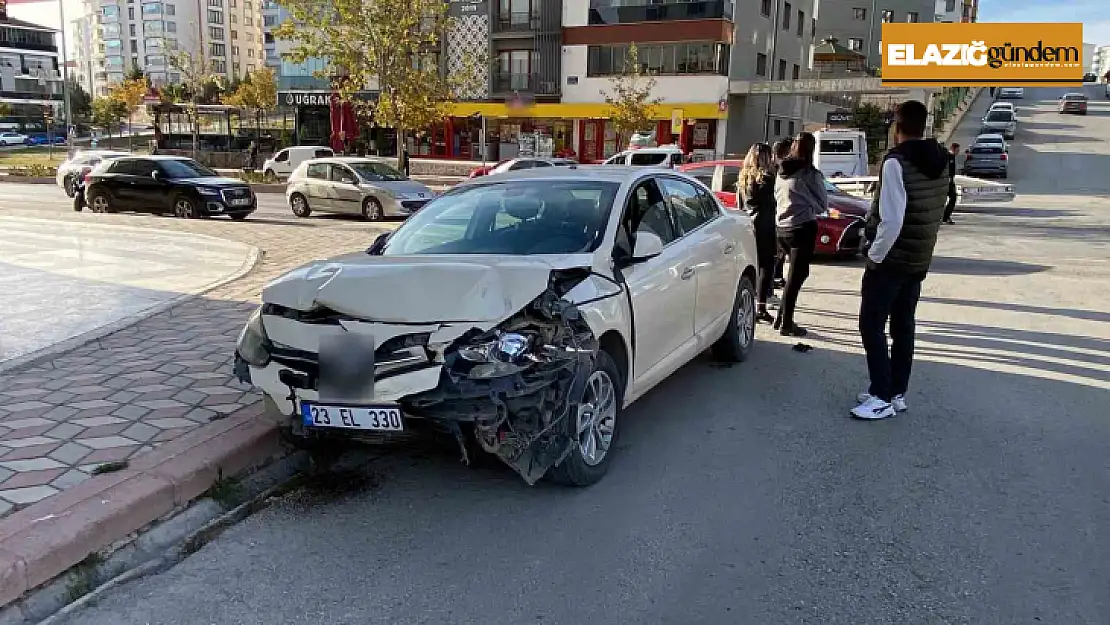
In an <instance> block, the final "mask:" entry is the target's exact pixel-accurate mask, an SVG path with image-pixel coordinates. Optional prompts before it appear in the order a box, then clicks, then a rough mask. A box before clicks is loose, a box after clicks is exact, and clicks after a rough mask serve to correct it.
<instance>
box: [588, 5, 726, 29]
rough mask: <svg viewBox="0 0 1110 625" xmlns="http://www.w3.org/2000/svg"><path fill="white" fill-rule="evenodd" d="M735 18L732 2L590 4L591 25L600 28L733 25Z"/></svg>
mask: <svg viewBox="0 0 1110 625" xmlns="http://www.w3.org/2000/svg"><path fill="white" fill-rule="evenodd" d="M732 15H733V3H732V2H731V0H700V1H699V0H693V1H690V0H662V1H660V0H638V1H635V2H630V1H629V0H590V14H589V23H590V25H591V26H597V25H604V24H635V23H637V22H666V21H673V20H708V19H726V20H729V21H731V20H732Z"/></svg>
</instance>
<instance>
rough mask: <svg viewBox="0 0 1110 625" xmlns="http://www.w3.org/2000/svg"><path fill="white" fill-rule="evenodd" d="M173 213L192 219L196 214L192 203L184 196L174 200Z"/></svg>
mask: <svg viewBox="0 0 1110 625" xmlns="http://www.w3.org/2000/svg"><path fill="white" fill-rule="evenodd" d="M173 214H174V216H175V217H178V218H180V219H194V218H195V217H196V216H197V215H196V209H195V208H194V207H193V203H192V202H191V201H189V200H187V199H185V198H180V199H178V200H177V201H176V202H174V204H173Z"/></svg>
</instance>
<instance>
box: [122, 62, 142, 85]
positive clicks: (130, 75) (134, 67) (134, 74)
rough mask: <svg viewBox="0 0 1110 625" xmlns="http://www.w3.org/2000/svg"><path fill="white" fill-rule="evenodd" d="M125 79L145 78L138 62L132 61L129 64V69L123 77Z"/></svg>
mask: <svg viewBox="0 0 1110 625" xmlns="http://www.w3.org/2000/svg"><path fill="white" fill-rule="evenodd" d="M125 80H143V81H145V80H146V74H145V73H144V72H143V69H142V68H141V67H139V64H138V63H132V64H131V69H130V70H129V71H128V72H127V76H126V77H125Z"/></svg>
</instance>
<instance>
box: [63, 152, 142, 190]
mask: <svg viewBox="0 0 1110 625" xmlns="http://www.w3.org/2000/svg"><path fill="white" fill-rule="evenodd" d="M123 156H131V153H130V152H119V151H115V150H83V151H81V152H78V153H77V154H76V155H74V157H73V158H71V159H69V160H68V161H66V162H64V163H62V164H61V165H59V166H58V175H57V176H56V178H55V180H56V181H57V183H58V186H59V187H61V188H62V189H63V190H64V191H65V192H66V195H67V196H69V197H73V194H74V183H75V182H77V181H78V180H80V179H81V177H82V176H84V175H85V174H87V173H88V172H90V171H92V170H93V169H95V168H96V166H97V165H99V164H100V163H102V162H103V161H106V160H111V159H115V158H120V157H123Z"/></svg>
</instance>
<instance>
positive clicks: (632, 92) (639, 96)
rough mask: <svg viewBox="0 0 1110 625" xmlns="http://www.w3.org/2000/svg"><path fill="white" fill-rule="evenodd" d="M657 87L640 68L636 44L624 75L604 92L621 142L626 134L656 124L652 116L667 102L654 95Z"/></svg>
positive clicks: (624, 66) (625, 63) (610, 117)
mask: <svg viewBox="0 0 1110 625" xmlns="http://www.w3.org/2000/svg"><path fill="white" fill-rule="evenodd" d="M655 85H656V81H655V78H653V77H652V76H651V75H650V74H649V73H647V72H645V71H644V68H643V66H642V65H641V64H640V52H639V50H637V49H636V44H635V43H633V44H632V45H630V46H628V52H627V53H626V54H625V57H624V65H623V67H622V68H621V72H620V73H619V74H616V75H614V76H613V77H612V78H610V79H609V91H608V92H605V91H602V92H601V95H602V96H603V97H604V98H605V103H606V104H608V105H609V121H610V122H612V124H613V127H614V128H615V129H616V131H617V138H618V141H620V140H622V137H623V136H624V135H625V134H629V135H631V133H633V132H636V131H637V130H643V129H645V128H648V127H649V126H651V125H652V122H654V121H655V116H654V115H653V114H652V113H653V112H654V110H655V107H657V106H659V104H660V103H662V102H663V99H662V98H659V97H655V96H652V94H651V92H652V91H653V90H654V89H655ZM622 145H623V143H622Z"/></svg>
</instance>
